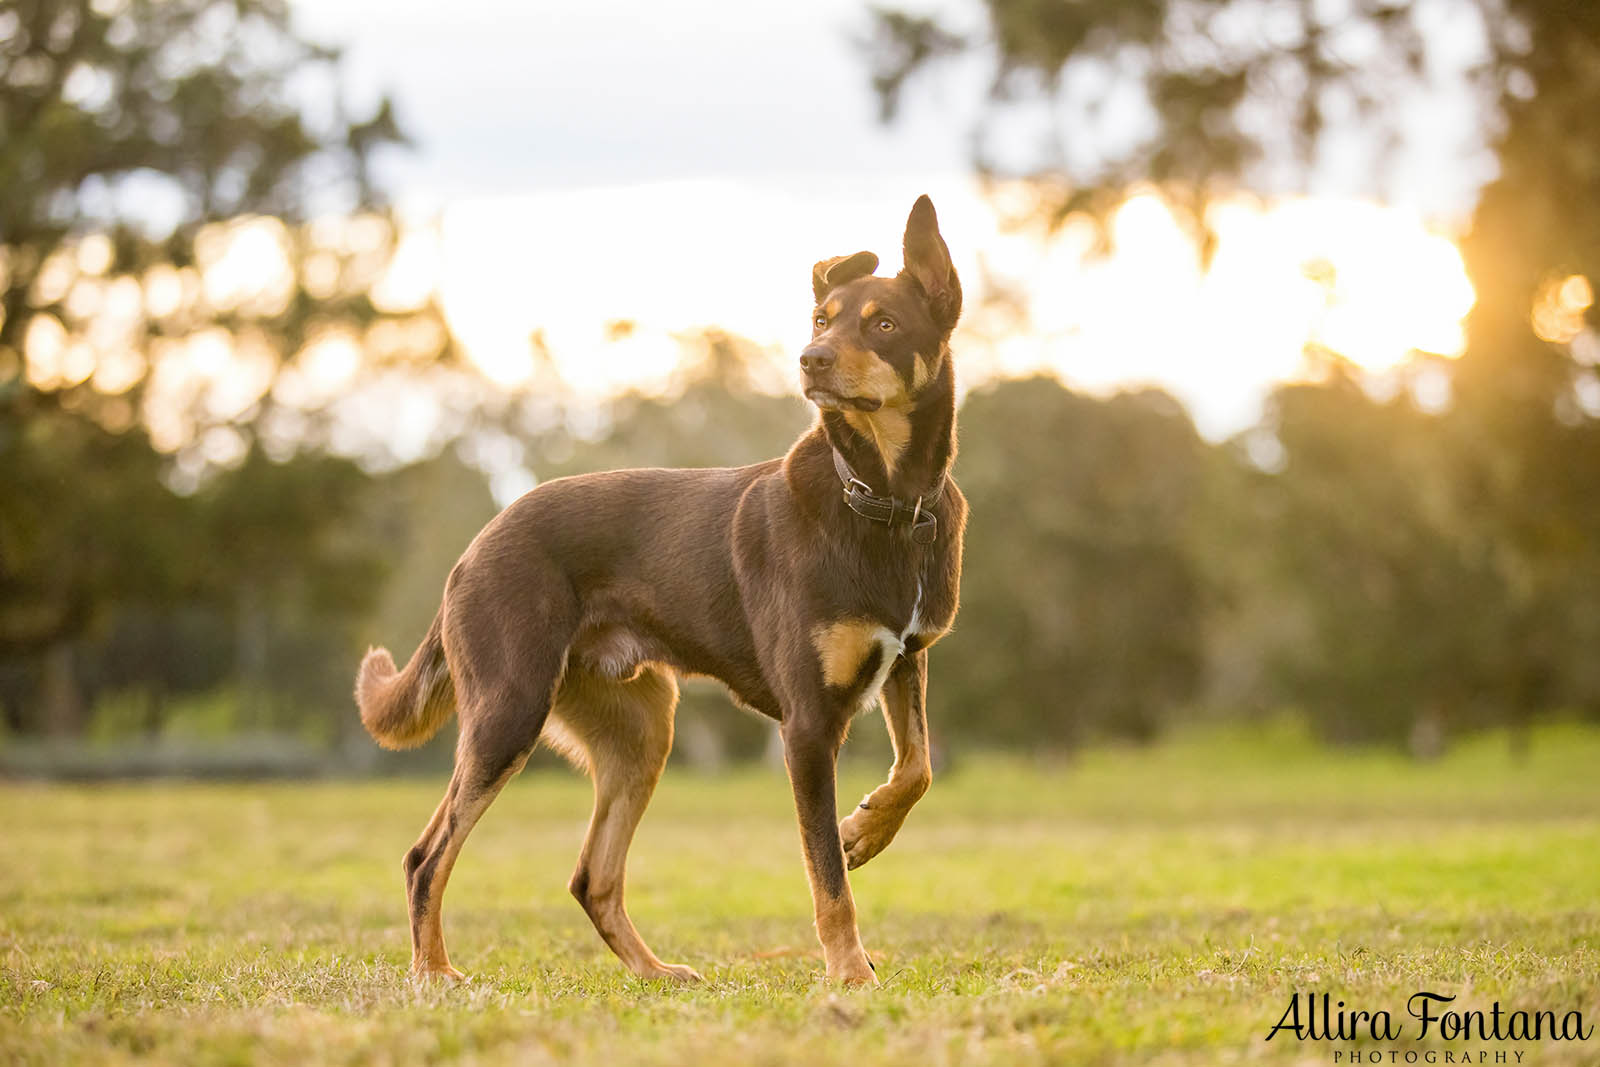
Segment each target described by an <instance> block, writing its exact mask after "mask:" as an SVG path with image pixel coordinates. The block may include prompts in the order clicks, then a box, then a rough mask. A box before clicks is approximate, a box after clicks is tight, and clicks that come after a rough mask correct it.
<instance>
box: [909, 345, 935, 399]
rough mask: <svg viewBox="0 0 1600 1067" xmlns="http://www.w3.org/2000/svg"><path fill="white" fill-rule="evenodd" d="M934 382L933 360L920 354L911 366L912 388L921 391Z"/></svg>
mask: <svg viewBox="0 0 1600 1067" xmlns="http://www.w3.org/2000/svg"><path fill="white" fill-rule="evenodd" d="M932 380H933V360H931V359H929V358H928V357H927V356H925V355H923V354H922V353H921V352H918V353H917V354H916V356H915V358H914V359H913V360H912V364H911V388H913V389H917V390H920V389H922V387H923V386H925V385H927V384H928V382H930V381H932Z"/></svg>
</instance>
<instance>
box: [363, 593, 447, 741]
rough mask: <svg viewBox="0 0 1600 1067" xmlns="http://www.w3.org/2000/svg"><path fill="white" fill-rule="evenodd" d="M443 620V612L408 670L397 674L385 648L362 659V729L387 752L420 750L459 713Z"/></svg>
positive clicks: (406, 668) (370, 652) (423, 640)
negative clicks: (447, 656) (446, 654)
mask: <svg viewBox="0 0 1600 1067" xmlns="http://www.w3.org/2000/svg"><path fill="white" fill-rule="evenodd" d="M443 617H444V616H443V609H442V608H441V609H440V614H438V615H435V616H434V617H433V625H432V626H430V627H428V636H427V637H424V638H423V639H422V644H420V645H418V646H417V650H416V651H415V652H413V653H412V654H411V660H410V662H408V663H407V664H406V665H405V669H404V670H399V671H397V670H395V666H394V657H393V656H391V655H389V650H388V649H386V648H372V649H368V650H367V654H366V656H364V657H363V658H362V660H361V669H360V670H359V671H358V672H356V705H357V706H358V707H359V708H360V709H361V725H362V726H365V727H366V728H367V733H369V734H371V735H372V738H373V740H375V741H377V742H378V744H380V745H382V746H383V747H384V748H416V747H417V746H418V745H420V744H422V743H423V742H424V741H426V740H428V738H430V737H432V736H433V735H434V734H436V733H438V732H439V727H441V726H443V725H444V722H445V720H446V719H448V718H449V717H450V716H451V715H453V714H455V710H456V690H455V685H454V683H452V682H451V680H450V665H449V664H448V663H446V662H445V658H444V639H443V636H442V631H441V625H442V619H443Z"/></svg>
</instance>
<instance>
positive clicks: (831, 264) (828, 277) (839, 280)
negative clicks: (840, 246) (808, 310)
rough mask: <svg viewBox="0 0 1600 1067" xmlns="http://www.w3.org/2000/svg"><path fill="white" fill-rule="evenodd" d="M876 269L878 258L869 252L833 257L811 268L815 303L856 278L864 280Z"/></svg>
mask: <svg viewBox="0 0 1600 1067" xmlns="http://www.w3.org/2000/svg"><path fill="white" fill-rule="evenodd" d="M877 269H878V257H877V256H875V255H873V254H872V253H871V252H857V253H856V254H855V255H853V256H834V257H833V258H832V259H825V260H823V261H822V262H820V263H818V264H817V265H816V266H814V267H812V268H811V291H812V292H813V293H815V294H817V303H819V304H820V303H822V298H823V297H825V296H827V295H828V293H829V292H831V291H832V290H834V289H837V288H839V286H841V285H844V284H845V283H847V282H853V281H855V280H856V279H857V278H865V277H866V276H867V275H869V274H871V273H872V272H873V271H875V270H877Z"/></svg>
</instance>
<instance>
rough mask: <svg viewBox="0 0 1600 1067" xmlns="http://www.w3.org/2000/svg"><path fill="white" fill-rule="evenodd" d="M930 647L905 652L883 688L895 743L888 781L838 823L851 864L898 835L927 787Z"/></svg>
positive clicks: (868, 856)
mask: <svg viewBox="0 0 1600 1067" xmlns="http://www.w3.org/2000/svg"><path fill="white" fill-rule="evenodd" d="M927 691H928V651H927V649H923V650H922V651H920V652H915V653H913V654H911V655H909V656H902V657H901V658H900V660H899V661H898V662H896V663H895V665H894V670H893V671H891V672H890V673H889V680H888V682H887V683H886V684H885V685H884V687H883V719H884V722H885V723H887V724H888V727H889V738H890V740H891V741H893V742H894V766H893V767H892V768H890V770H889V780H888V781H887V782H885V783H884V784H883V785H880V786H879V787H878V788H876V789H874V790H873V791H872V792H871V793H868V794H867V796H866V797H865V798H864V799H863V800H862V801H861V806H860V807H858V808H856V810H855V811H853V812H851V813H850V815H849V816H848V817H847V818H846V819H845V820H844V822H842V823H840V824H839V834H840V837H841V838H842V839H843V843H844V853H845V859H846V860H848V861H849V864H850V869H851V870H854V869H855V868H857V867H859V866H861V865H862V864H863V863H865V862H867V861H868V860H870V859H871V858H872V857H874V856H876V855H877V854H878V853H880V852H882V851H883V850H884V849H885V848H886V847H887V846H888V844H889V842H890V841H893V840H894V835H895V834H896V833H898V832H899V831H900V824H901V823H903V822H905V820H906V815H907V814H909V813H910V811H911V806H912V805H913V804H915V803H916V802H917V801H918V800H920V799H921V798H922V794H924V793H926V792H927V791H928V785H929V783H931V782H932V781H933V765H932V761H931V760H930V759H929V756H928V713H927V709H926V706H925V701H926V698H927Z"/></svg>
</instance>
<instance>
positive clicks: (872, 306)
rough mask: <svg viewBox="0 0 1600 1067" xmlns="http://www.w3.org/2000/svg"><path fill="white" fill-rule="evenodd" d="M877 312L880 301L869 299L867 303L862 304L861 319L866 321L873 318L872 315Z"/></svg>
mask: <svg viewBox="0 0 1600 1067" xmlns="http://www.w3.org/2000/svg"><path fill="white" fill-rule="evenodd" d="M877 313H878V302H877V301H876V300H868V301H867V302H866V303H865V304H862V305H861V321H862V322H866V321H867V320H868V319H870V318H872V316H874V315H876V314H877Z"/></svg>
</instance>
